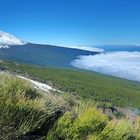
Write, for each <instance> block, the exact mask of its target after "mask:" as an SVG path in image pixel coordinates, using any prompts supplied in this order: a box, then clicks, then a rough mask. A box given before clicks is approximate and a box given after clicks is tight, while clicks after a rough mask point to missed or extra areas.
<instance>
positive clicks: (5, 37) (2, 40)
mask: <svg viewBox="0 0 140 140" xmlns="http://www.w3.org/2000/svg"><path fill="white" fill-rule="evenodd" d="M24 44H26V42H24V41H21V40H20V39H18V38H17V37H15V36H13V35H11V34H9V33H6V32H3V31H0V48H9V46H11V45H24Z"/></svg>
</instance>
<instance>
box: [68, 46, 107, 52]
mask: <svg viewBox="0 0 140 140" xmlns="http://www.w3.org/2000/svg"><path fill="white" fill-rule="evenodd" d="M68 48H74V49H81V50H86V51H92V52H104V50H103V49H100V48H97V47H92V46H69V47H68Z"/></svg>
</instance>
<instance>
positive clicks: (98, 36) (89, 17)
mask: <svg viewBox="0 0 140 140" xmlns="http://www.w3.org/2000/svg"><path fill="white" fill-rule="evenodd" d="M139 8H140V0H0V30H2V31H6V32H9V33H12V34H14V35H16V36H17V37H19V38H22V39H23V40H26V41H30V42H36V43H45V44H56V45H65V46H66V45H104V44H140V10H139Z"/></svg>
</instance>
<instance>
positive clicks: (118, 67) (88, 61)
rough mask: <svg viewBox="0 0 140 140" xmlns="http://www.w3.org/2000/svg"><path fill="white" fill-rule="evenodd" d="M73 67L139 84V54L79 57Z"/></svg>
mask: <svg viewBox="0 0 140 140" xmlns="http://www.w3.org/2000/svg"><path fill="white" fill-rule="evenodd" d="M71 64H72V65H73V66H74V67H77V68H80V69H85V70H91V71H96V72H100V73H104V74H108V75H112V76H117V77H121V78H125V79H128V80H134V81H138V82H140V52H123V51H120V52H108V53H100V54H97V55H89V56H84V55H82V56H79V57H78V58H77V59H76V60H74V61H72V62H71Z"/></svg>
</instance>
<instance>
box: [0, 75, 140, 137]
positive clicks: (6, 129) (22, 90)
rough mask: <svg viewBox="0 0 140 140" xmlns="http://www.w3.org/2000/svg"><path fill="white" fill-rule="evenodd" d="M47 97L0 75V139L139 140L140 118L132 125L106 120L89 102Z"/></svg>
mask: <svg viewBox="0 0 140 140" xmlns="http://www.w3.org/2000/svg"><path fill="white" fill-rule="evenodd" d="M50 94H51V96H50ZM50 94H49V93H48V94H47V93H46V95H45V94H41V92H40V91H37V90H35V89H34V88H33V87H32V86H31V85H30V83H27V82H25V81H24V80H21V79H19V78H16V77H15V76H11V75H7V74H0V100H1V102H0V112H1V113H0V139H2V140H13V139H14V140H40V139H42V140H62V139H63V140H65V139H67V140H75V139H77V140H104V139H107V140H130V139H131V140H139V139H140V135H139V134H140V121H139V118H138V120H137V121H136V122H135V123H133V124H131V123H130V122H129V121H128V120H126V119H124V118H122V119H120V120H109V118H108V116H106V115H105V114H103V113H102V111H100V110H97V109H96V107H95V105H94V104H92V103H90V102H89V103H85V102H83V101H82V100H80V99H74V97H73V96H71V97H70V96H62V95H56V94H53V93H50ZM56 96H57V100H55V97H56ZM52 97H53V98H52ZM59 99H61V100H59ZM58 100H59V101H58ZM57 101H58V102H59V103H58V102H57ZM60 103H61V104H60Z"/></svg>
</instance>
